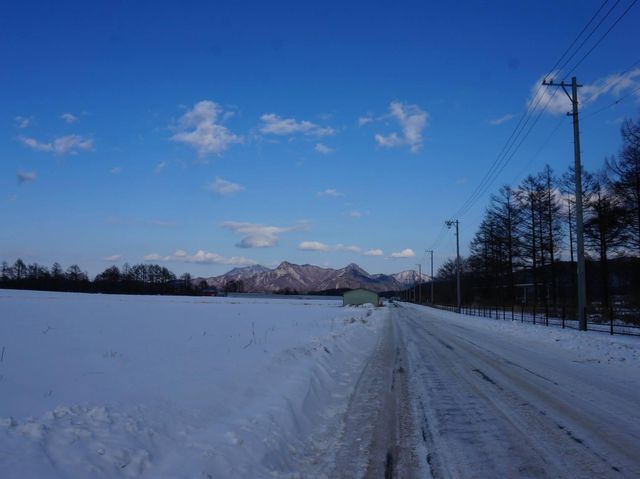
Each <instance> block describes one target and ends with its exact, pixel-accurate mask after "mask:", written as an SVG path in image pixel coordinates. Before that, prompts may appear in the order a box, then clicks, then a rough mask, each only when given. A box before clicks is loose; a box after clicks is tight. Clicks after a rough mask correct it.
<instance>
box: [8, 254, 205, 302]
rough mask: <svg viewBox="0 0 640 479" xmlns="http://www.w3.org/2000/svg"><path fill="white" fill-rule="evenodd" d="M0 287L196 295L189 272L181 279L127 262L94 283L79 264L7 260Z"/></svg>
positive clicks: (159, 269)
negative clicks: (10, 262)
mask: <svg viewBox="0 0 640 479" xmlns="http://www.w3.org/2000/svg"><path fill="white" fill-rule="evenodd" d="M0 288H15V289H34V290H48V291H82V292H100V293H149V294H165V293H172V294H176V293H181V294H190V293H195V291H193V289H192V286H191V276H190V275H189V274H188V273H185V274H183V275H182V276H181V277H180V279H178V278H176V275H175V274H174V273H173V272H171V271H170V270H169V269H167V268H166V267H164V266H160V265H157V264H136V265H133V266H130V265H129V264H128V263H125V264H124V265H123V267H122V269H120V268H118V267H117V266H110V267H108V268H107V269H105V270H104V271H103V272H102V273H100V274H98V275H97V276H96V277H95V279H94V280H93V281H91V280H90V279H89V276H88V274H87V273H86V272H85V271H82V269H81V268H80V267H79V266H78V265H75V264H74V265H71V266H69V267H68V268H67V269H63V268H62V266H61V265H60V264H59V263H54V264H53V265H52V266H51V268H48V267H46V266H43V265H41V264H38V263H32V264H26V263H25V262H24V261H23V260H22V259H18V260H17V261H16V262H15V263H14V264H13V265H9V264H8V263H7V262H6V261H4V262H3V263H2V269H1V270H0Z"/></svg>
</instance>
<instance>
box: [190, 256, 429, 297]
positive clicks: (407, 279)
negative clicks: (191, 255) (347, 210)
mask: <svg viewBox="0 0 640 479" xmlns="http://www.w3.org/2000/svg"><path fill="white" fill-rule="evenodd" d="M231 281H242V287H243V290H244V291H246V292H256V293H274V292H282V291H287V290H288V291H297V292H300V293H310V292H318V291H327V290H333V289H353V288H366V289H370V290H372V291H378V292H382V291H398V290H402V289H404V288H406V287H408V286H411V285H413V284H415V283H416V282H418V281H419V275H418V273H417V272H416V271H413V270H407V271H402V272H400V273H396V274H390V275H387V274H369V273H368V272H366V271H365V270H364V269H362V268H361V267H360V266H358V265H357V264H355V263H351V264H349V265H347V266H345V267H344V268H340V269H333V268H322V267H320V266H315V265H311V264H302V265H299V264H293V263H289V262H287V261H283V262H282V263H280V264H279V265H278V266H277V267H276V268H273V269H271V268H267V267H265V266H261V265H252V266H245V267H243V268H234V269H232V270H231V271H229V272H227V273H225V274H223V275H220V276H212V277H209V278H195V279H193V280H192V282H193V284H194V286H202V285H203V282H205V283H206V285H207V286H208V287H215V288H217V289H219V290H222V289H224V288H225V285H226V284H228V283H229V282H231ZM422 281H423V282H426V281H429V277H428V276H427V275H424V274H423V275H422Z"/></svg>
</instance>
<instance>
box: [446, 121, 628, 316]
mask: <svg viewBox="0 0 640 479" xmlns="http://www.w3.org/2000/svg"><path fill="white" fill-rule="evenodd" d="M621 136H622V148H621V150H620V153H619V154H618V155H617V156H612V157H611V158H607V159H606V160H605V161H604V163H603V165H602V167H601V168H600V169H599V170H597V171H592V172H587V171H583V172H582V189H583V192H582V195H583V199H582V203H583V211H584V238H585V252H586V257H587V301H588V303H589V304H590V305H591V306H592V307H594V306H597V308H599V309H601V310H603V311H608V310H610V309H611V308H612V307H614V306H616V307H621V305H624V306H625V307H631V306H633V307H636V308H637V307H638V306H640V121H637V122H634V121H630V120H627V121H625V122H624V123H623V126H622V128H621ZM574 180H575V172H574V170H573V168H571V169H569V170H567V171H566V172H564V173H563V174H557V173H556V172H554V171H553V169H552V168H551V167H550V166H548V165H547V166H545V167H544V168H543V169H542V171H540V172H539V173H538V174H535V175H529V176H528V177H526V178H525V179H524V180H523V181H522V182H521V183H520V184H519V185H518V186H517V187H515V188H512V187H510V186H503V187H502V188H500V189H499V191H498V192H497V193H496V194H494V195H492V196H491V199H490V202H489V206H488V207H487V209H486V211H485V213H484V216H483V218H482V221H481V223H480V226H479V228H478V230H477V232H476V234H475V236H474V238H473V240H472V242H471V244H470V254H469V256H468V257H467V258H464V259H463V260H462V271H463V274H462V283H463V288H462V293H463V302H464V303H466V304H472V303H475V304H491V305H500V306H509V305H514V304H518V305H519V304H523V303H526V304H527V305H532V306H537V305H540V306H542V307H544V308H547V309H548V308H552V309H553V308H555V310H556V311H557V309H558V308H560V307H562V308H565V307H567V306H569V305H574V304H575V297H576V263H575V261H576V259H577V253H576V251H577V249H576V225H575V210H576V204H575V187H574V185H575V181H574ZM455 274H456V265H455V260H449V261H447V262H446V263H445V264H444V265H443V266H442V267H441V268H440V269H439V271H438V274H437V277H436V280H437V283H436V292H437V295H438V296H437V299H436V300H437V301H440V302H443V303H444V302H447V303H454V302H455Z"/></svg>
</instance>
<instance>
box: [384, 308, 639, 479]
mask: <svg viewBox="0 0 640 479" xmlns="http://www.w3.org/2000/svg"><path fill="white" fill-rule="evenodd" d="M427 311H429V310H427V309H424V308H419V309H418V308H404V307H403V308H398V309H396V310H394V314H395V316H396V317H395V318H394V319H395V320H396V322H397V323H398V324H399V325H400V328H399V329H400V330H401V335H400V336H401V338H400V340H401V342H402V341H403V342H404V344H405V345H406V347H407V351H408V355H409V370H410V375H411V379H412V381H411V384H410V390H411V391H412V396H413V397H414V401H416V403H417V410H418V411H419V414H420V416H421V419H420V420H421V422H422V424H421V426H422V427H421V430H422V437H423V440H424V442H425V444H426V447H427V457H426V461H427V463H428V465H429V467H430V468H431V473H432V476H433V477H438V478H440V477H465V478H466V477H478V478H483V477H532V478H536V477H585V478H586V477H637V476H636V474H640V472H639V470H640V466H639V463H638V460H637V458H636V456H637V454H636V453H635V452H634V448H635V447H637V444H638V442H637V437H638V435H639V434H640V431H639V430H638V428H639V427H638V426H637V423H636V426H635V427H634V426H633V425H631V426H629V425H627V427H625V420H626V423H628V422H629V418H626V417H624V415H622V414H619V413H618V414H617V413H616V411H608V410H603V406H602V405H600V407H599V408H598V407H597V405H595V404H594V402H597V401H593V400H592V401H589V400H585V399H584V398H583V397H581V395H584V394H585V393H586V391H592V389H593V388H592V387H591V386H590V385H589V384H588V378H578V380H577V381H575V380H572V381H571V382H568V383H567V385H566V386H560V385H561V384H563V382H564V381H563V379H564V376H563V375H566V374H569V375H571V374H576V371H574V370H571V367H569V369H570V370H569V371H544V374H541V373H542V371H541V369H540V368H541V367H545V366H546V363H545V362H540V361H538V362H537V363H536V357H535V355H531V354H530V352H529V353H528V354H526V355H525V354H523V356H526V359H527V362H528V364H526V365H523V364H521V363H522V359H524V357H523V358H520V357H518V356H517V354H516V355H515V356H514V355H511V353H512V352H513V351H512V349H513V345H511V346H512V347H511V348H508V347H501V345H500V343H501V342H503V343H506V342H507V340H505V339H499V338H498V339H496V340H495V341H490V342H488V341H487V338H482V337H478V335H477V334H475V333H474V331H469V330H466V328H464V327H460V326H457V327H456V328H447V327H446V325H442V322H441V321H440V320H439V319H438V318H437V317H436V316H435V315H430V314H429V313H427ZM489 334H490V333H489ZM469 336H471V337H473V340H470V339H469ZM483 342H484V343H485V346H481V345H480V344H478V343H483ZM492 348H494V349H496V350H495V351H494V350H492ZM516 352H517V350H516ZM507 355H510V358H508V357H506V356H507ZM560 369H562V368H560ZM523 372H525V373H526V374H525V375H523V374H522V373H523ZM578 372H579V371H578ZM551 373H554V374H551ZM581 380H582V382H581ZM585 381H586V384H585ZM572 387H575V388H578V389H579V391H576V392H575V393H574V392H572V391H571V388H572ZM626 399H628V398H626ZM622 402H623V404H622V408H621V410H622V411H624V410H627V409H629V408H630V407H632V406H631V402H629V403H628V404H626V405H625V404H624V403H625V402H627V401H622ZM625 406H626V407H625ZM618 428H619V429H620V431H622V432H620V431H618V430H617V429H618ZM622 439H624V440H622ZM621 440H622V441H621ZM621 442H622V443H621Z"/></svg>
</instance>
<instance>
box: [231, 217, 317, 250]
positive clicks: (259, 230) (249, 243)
mask: <svg viewBox="0 0 640 479" xmlns="http://www.w3.org/2000/svg"><path fill="white" fill-rule="evenodd" d="M220 226H221V227H222V228H225V229H228V230H231V231H233V232H234V233H238V234H242V235H244V238H242V239H241V240H240V242H239V243H237V244H236V246H237V247H238V248H271V247H273V246H277V245H278V240H279V238H280V235H282V234H284V233H289V232H291V231H302V230H306V229H308V228H309V223H308V222H304V221H301V222H298V224H296V225H293V226H270V225H263V224H259V223H247V222H241V221H225V222H223V223H221V224H220Z"/></svg>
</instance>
